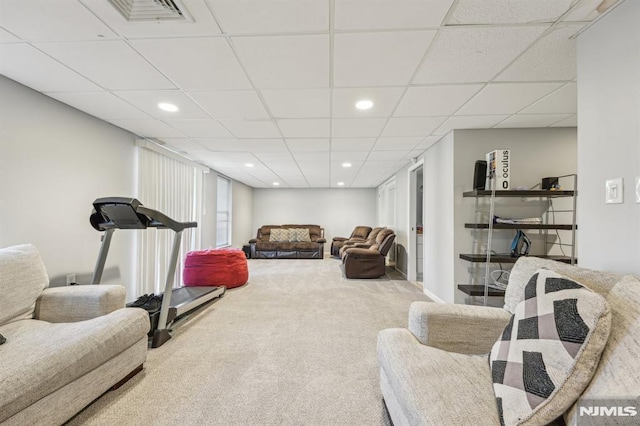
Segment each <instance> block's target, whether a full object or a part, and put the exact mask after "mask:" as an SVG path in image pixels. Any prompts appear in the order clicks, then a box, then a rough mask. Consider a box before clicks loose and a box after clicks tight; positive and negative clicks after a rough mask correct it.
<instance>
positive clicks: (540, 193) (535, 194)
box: [462, 189, 575, 198]
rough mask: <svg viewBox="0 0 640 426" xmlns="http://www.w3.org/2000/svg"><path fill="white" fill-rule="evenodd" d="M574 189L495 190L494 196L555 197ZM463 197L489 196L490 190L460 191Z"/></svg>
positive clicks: (565, 195)
mask: <svg viewBox="0 0 640 426" xmlns="http://www.w3.org/2000/svg"><path fill="white" fill-rule="evenodd" d="M574 193H575V191H542V190H531V191H529V190H525V191H511V190H510V191H503V190H498V191H496V197H522V198H527V197H530V198H537V197H541V198H555V197H573V196H574ZM462 196H463V197H467V198H468V197H490V196H491V191H486V190H482V189H476V190H474V191H467V192H463V193H462Z"/></svg>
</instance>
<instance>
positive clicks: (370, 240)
mask: <svg viewBox="0 0 640 426" xmlns="http://www.w3.org/2000/svg"><path fill="white" fill-rule="evenodd" d="M383 229H386V228H385V227H384V226H380V227H377V228H373V229H372V230H371V232H369V235H367V237H366V238H364V239H362V238H357V237H355V238H350V239H348V240H347V241H345V242H344V243H343V244H342V247H340V250H339V256H340V257H342V255H343V253H344V251H345V250H346V249H348V248H351V247H355V246H356V244H360V245H363V244H364V245H366V246H367V247H368V246H372V245H373V244H375V243H376V237H377V236H378V234H379V233H380V231H382V230H383Z"/></svg>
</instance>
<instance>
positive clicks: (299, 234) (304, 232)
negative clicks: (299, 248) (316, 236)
mask: <svg viewBox="0 0 640 426" xmlns="http://www.w3.org/2000/svg"><path fill="white" fill-rule="evenodd" d="M289 233H290V234H289V235H290V236H289V238H290V239H289V241H294V242H303V241H304V242H310V241H311V236H310V235H309V228H289Z"/></svg>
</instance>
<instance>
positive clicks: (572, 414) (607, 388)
mask: <svg viewBox="0 0 640 426" xmlns="http://www.w3.org/2000/svg"><path fill="white" fill-rule="evenodd" d="M607 303H608V304H609V308H610V309H611V333H610V334H609V340H608V341H607V346H606V347H605V348H604V351H603V352H602V357H601V358H600V364H598V368H597V369H596V372H595V374H594V375H593V379H592V380H591V382H590V383H589V386H587V389H586V390H585V391H584V393H583V394H582V396H581V397H580V400H581V401H582V402H583V403H584V404H585V405H586V403H587V402H588V401H589V400H591V401H593V402H596V404H594V405H601V404H598V403H599V402H602V401H603V400H605V401H606V400H609V401H610V402H611V403H616V405H620V406H627V405H634V402H632V401H633V400H634V399H635V398H636V397H637V396H638V395H640V279H639V278H638V277H635V276H631V275H628V276H625V277H623V278H622V279H621V280H620V281H619V282H617V283H616V284H615V286H614V287H613V288H612V289H611V291H610V292H609V294H608V296H607ZM629 397H632V398H633V399H632V401H629ZM617 398H620V400H617V401H616V399H617ZM594 400H596V401H594ZM579 402H580V401H578V402H576V403H575V404H574V405H573V407H571V410H570V411H568V412H567V414H566V416H565V421H566V423H567V424H568V425H569V424H575V422H576V420H577V417H578V416H579ZM636 403H637V400H636ZM638 416H640V413H639V414H638ZM584 419H585V418H584V417H583V418H581V420H584ZM597 419H598V418H597V417H594V418H593V420H594V421H596V420H597ZM637 419H638V418H636V419H633V420H632V419H631V418H627V420H629V421H631V422H633V421H637ZM585 424H586V423H585ZM593 424H595V422H594V423H593ZM621 424H622V423H621ZM628 424H631V423H628Z"/></svg>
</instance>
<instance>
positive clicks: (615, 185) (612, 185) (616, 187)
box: [605, 178, 624, 204]
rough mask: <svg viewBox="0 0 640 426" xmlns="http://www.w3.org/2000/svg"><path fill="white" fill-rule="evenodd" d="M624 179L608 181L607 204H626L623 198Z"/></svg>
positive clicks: (606, 186) (606, 184) (606, 185)
mask: <svg viewBox="0 0 640 426" xmlns="http://www.w3.org/2000/svg"><path fill="white" fill-rule="evenodd" d="M622 183H623V180H622V178H616V179H610V180H608V181H606V183H605V188H606V199H605V202H606V203H607V204H620V203H623V202H624V198H623V194H624V192H623V189H622Z"/></svg>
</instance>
